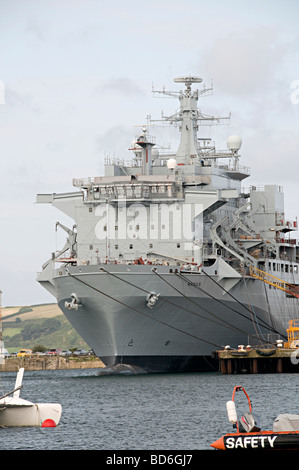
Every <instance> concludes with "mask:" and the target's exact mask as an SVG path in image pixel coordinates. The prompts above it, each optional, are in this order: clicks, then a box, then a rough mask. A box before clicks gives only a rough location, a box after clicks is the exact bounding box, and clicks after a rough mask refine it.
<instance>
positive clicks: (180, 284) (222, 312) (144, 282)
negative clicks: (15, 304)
mask: <svg viewBox="0 0 299 470" xmlns="http://www.w3.org/2000/svg"><path fill="white" fill-rule="evenodd" d="M103 269H104V270H105V271H101V266H96V267H95V266H89V267H82V266H81V267H80V268H79V267H69V268H68V270H66V269H63V270H60V271H59V273H60V275H58V276H55V277H54V278H53V284H54V286H55V290H56V297H57V301H58V305H59V307H60V308H61V310H62V311H63V312H64V314H65V315H66V317H67V318H68V320H69V321H70V323H71V324H72V325H73V327H74V328H75V329H76V330H77V331H78V333H79V334H80V335H81V336H82V338H83V339H84V340H85V341H86V342H87V344H88V345H89V346H90V347H91V348H92V349H93V350H94V351H95V353H96V354H97V355H98V356H99V357H100V358H101V359H102V360H103V361H104V363H105V364H106V365H107V366H113V365H116V364H119V363H128V364H130V365H135V366H138V367H141V368H143V369H145V370H146V371H149V372H164V371H203V370H207V369H211V368H213V367H215V366H217V365H216V363H215V361H214V360H213V358H212V355H213V352H214V351H216V350H217V349H219V348H221V347H223V346H225V345H227V344H229V345H231V346H232V347H237V345H239V344H245V345H246V344H248V343H249V344H256V342H257V340H256V337H257V335H263V339H264V340H266V341H267V338H268V337H269V333H271V331H270V329H271V328H274V330H275V331H276V332H280V333H281V334H282V335H284V336H285V335H286V327H287V321H288V320H289V318H292V317H293V313H292V312H291V313H290V315H289V316H288V318H279V317H278V315H277V314H275V313H274V315H273V314H272V312H271V304H270V306H269V303H268V302H269V300H267V297H266V296H265V291H264V289H265V286H264V284H263V283H262V282H260V281H256V280H254V279H249V278H247V279H246V280H244V279H243V278H239V279H233V280H231V281H232V283H233V284H235V285H234V287H232V288H231V289H230V291H229V292H228V291H227V289H225V288H224V287H221V280H220V281H219V285H217V284H216V283H215V282H214V281H213V280H212V278H211V277H208V276H206V275H204V274H186V273H183V274H179V273H178V274H175V273H174V272H170V270H169V267H168V268H167V269H166V268H164V267H157V273H154V272H153V271H152V270H151V267H149V266H124V267H120V266H119V265H117V266H113V265H104V266H103ZM108 271H109V272H110V274H109V273H108ZM215 279H216V278H215ZM222 284H223V285H228V281H227V280H226V281H223V283H222ZM224 289H225V290H224ZM150 292H155V293H156V294H159V297H158V300H157V302H156V304H155V305H154V306H153V307H152V308H149V307H148V306H147V296H148V294H149V293H150ZM72 293H75V294H76V295H77V297H78V298H79V304H80V305H79V306H78V309H77V310H76V309H69V308H66V307H65V302H66V301H70V299H71V294H72ZM276 295H277V294H276ZM247 298H250V299H253V301H252V303H251V304H250V305H249V304H248V303H247ZM239 302H240V303H239ZM241 304H243V306H242V305H241ZM269 309H270V313H269ZM272 310H273V311H274V310H275V303H274V302H273V301H272ZM269 328H270V329H269ZM272 333H273V332H272ZM277 337H278V336H277ZM272 339H273V335H272Z"/></svg>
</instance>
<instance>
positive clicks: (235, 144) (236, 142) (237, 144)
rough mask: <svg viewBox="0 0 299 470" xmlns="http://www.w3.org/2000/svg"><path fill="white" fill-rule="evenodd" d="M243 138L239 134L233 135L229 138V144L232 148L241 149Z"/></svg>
mask: <svg viewBox="0 0 299 470" xmlns="http://www.w3.org/2000/svg"><path fill="white" fill-rule="evenodd" d="M241 145H242V139H241V137H239V136H238V135H231V136H230V137H228V139H227V146H228V148H229V149H230V150H240V148H241Z"/></svg>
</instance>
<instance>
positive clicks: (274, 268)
mask: <svg viewBox="0 0 299 470" xmlns="http://www.w3.org/2000/svg"><path fill="white" fill-rule="evenodd" d="M273 271H276V264H275V263H273Z"/></svg>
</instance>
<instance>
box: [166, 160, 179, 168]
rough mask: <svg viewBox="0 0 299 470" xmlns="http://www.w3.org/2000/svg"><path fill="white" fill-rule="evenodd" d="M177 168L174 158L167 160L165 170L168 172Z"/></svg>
mask: <svg viewBox="0 0 299 470" xmlns="http://www.w3.org/2000/svg"><path fill="white" fill-rule="evenodd" d="M176 166H177V161H176V159H175V158H170V159H169V160H167V168H168V170H174V169H175V168H176Z"/></svg>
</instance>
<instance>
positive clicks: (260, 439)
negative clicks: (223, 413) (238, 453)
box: [210, 385, 299, 450]
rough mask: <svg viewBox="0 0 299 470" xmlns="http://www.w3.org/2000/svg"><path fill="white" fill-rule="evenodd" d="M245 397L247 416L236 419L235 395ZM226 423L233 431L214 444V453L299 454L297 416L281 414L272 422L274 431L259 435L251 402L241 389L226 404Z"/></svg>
mask: <svg viewBox="0 0 299 470" xmlns="http://www.w3.org/2000/svg"><path fill="white" fill-rule="evenodd" d="M239 391H243V392H244V393H245V395H246V397H247V400H248V405H249V412H247V413H245V414H244V415H243V416H241V418H240V419H238V416H237V410H236V405H235V394H236V392H239ZM226 410H227V414H228V419H229V421H230V423H232V425H233V427H234V428H235V429H236V432H234V433H228V434H225V435H224V436H222V437H220V438H219V439H217V440H216V441H215V442H213V443H212V444H210V445H211V447H213V448H215V449H217V450H253V449H259V450H272V449H273V450H275V449H281V450H299V415H293V414H280V415H278V416H277V418H276V419H275V420H274V423H273V430H269V431H262V430H261V427H260V424H259V420H258V418H257V417H256V416H255V415H254V414H253V412H252V406H251V401H250V398H249V396H248V394H247V392H246V390H245V389H244V388H243V387H241V386H240V385H238V386H236V387H235V388H234V390H233V395H232V399H231V400H230V401H228V402H227V403H226Z"/></svg>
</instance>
